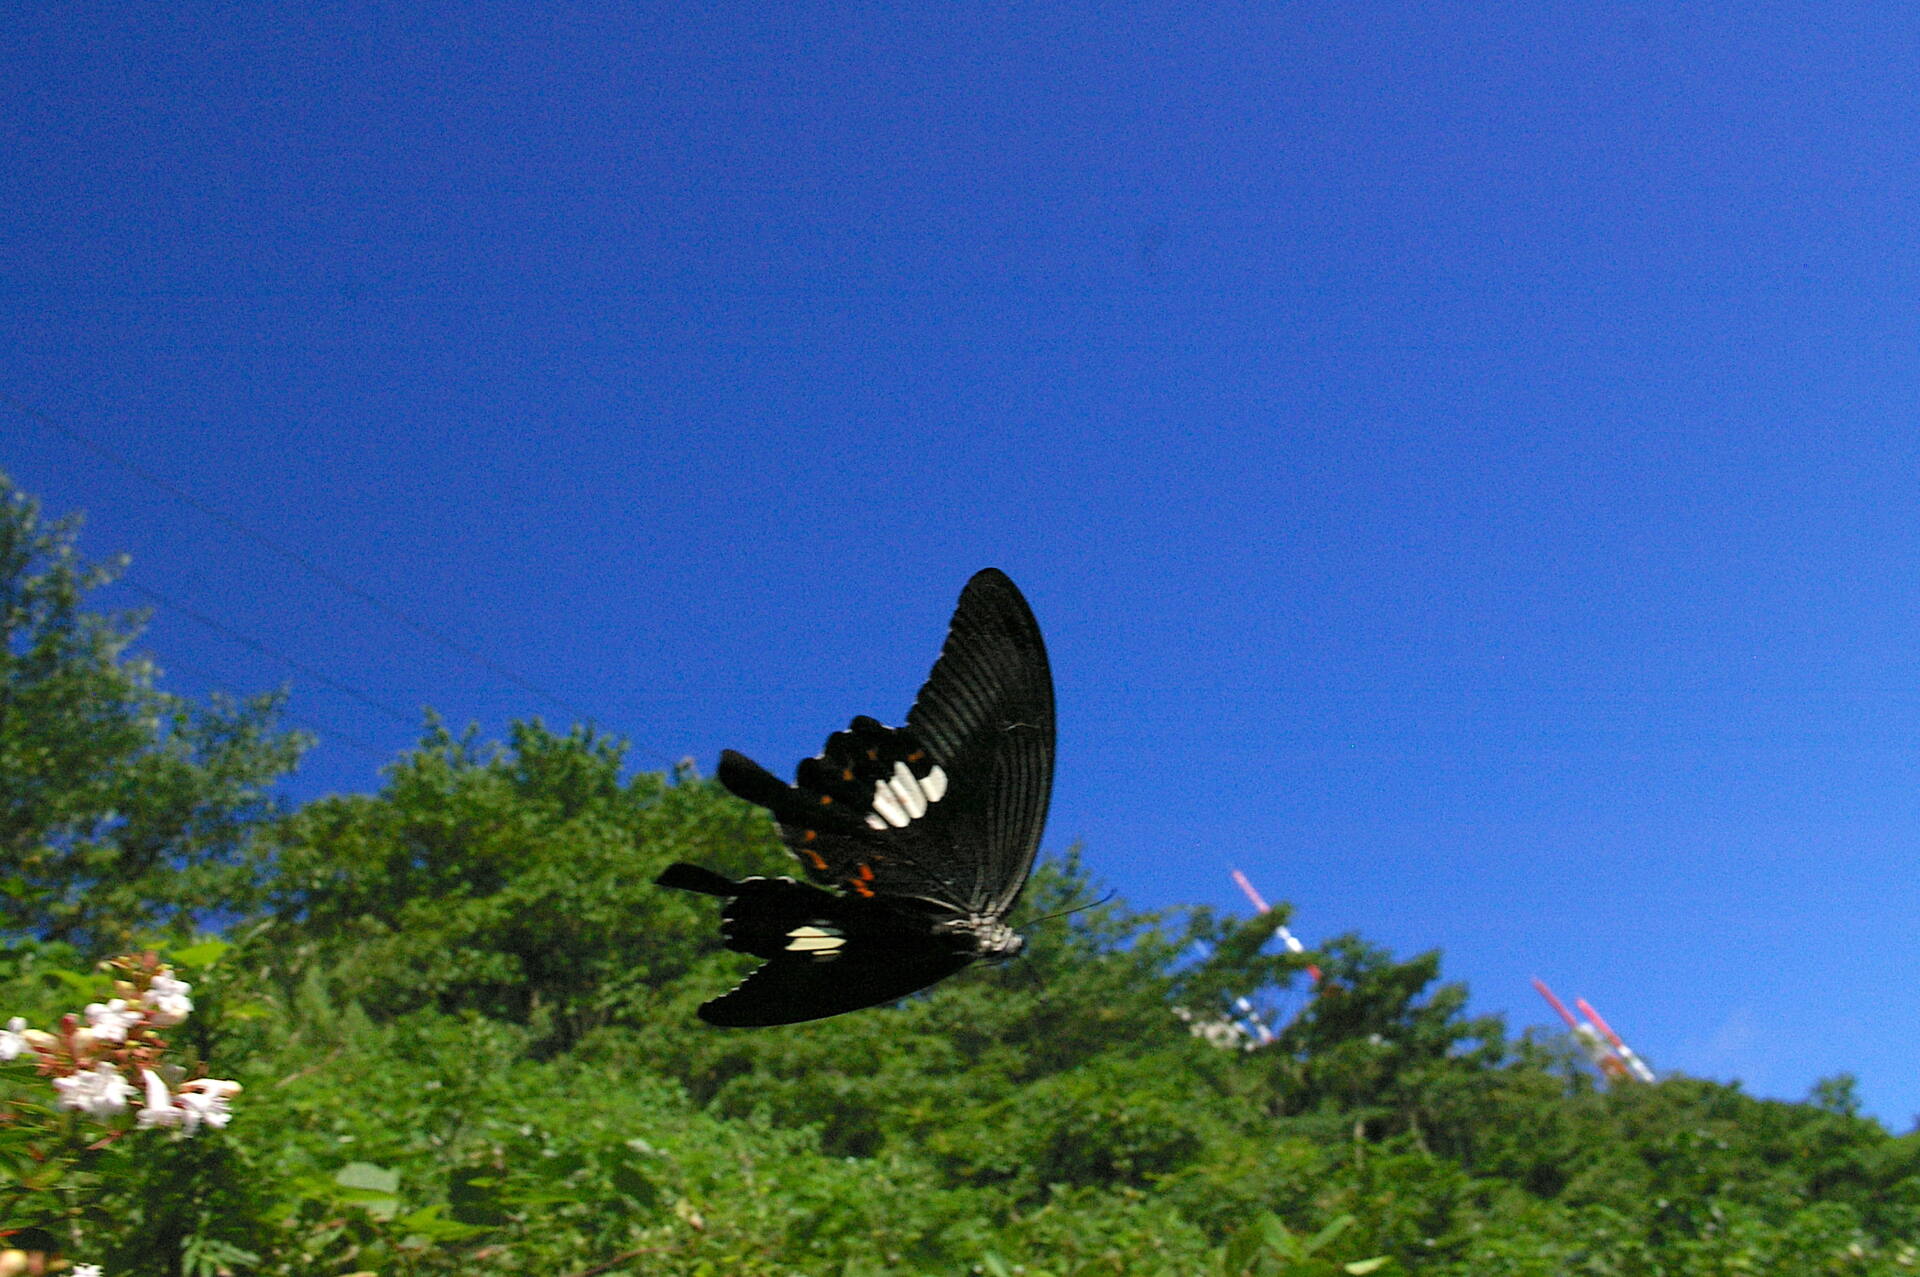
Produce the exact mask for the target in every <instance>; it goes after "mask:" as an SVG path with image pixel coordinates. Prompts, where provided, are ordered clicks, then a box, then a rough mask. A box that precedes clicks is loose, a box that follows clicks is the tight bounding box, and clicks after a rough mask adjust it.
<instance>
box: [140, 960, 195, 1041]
mask: <svg viewBox="0 0 1920 1277" xmlns="http://www.w3.org/2000/svg"><path fill="white" fill-rule="evenodd" d="M192 991H193V986H192V985H190V984H188V983H187V982H186V981H185V980H176V979H174V978H173V977H172V976H170V975H167V974H165V973H162V974H160V975H157V976H155V977H153V983H152V984H151V985H149V986H148V988H147V993H146V999H145V1001H146V1004H147V1018H149V1019H150V1020H152V1021H153V1023H154V1024H155V1026H156V1027H159V1028H163V1029H164V1028H166V1027H167V1026H169V1025H174V1024H178V1023H180V1021H182V1020H184V1019H186V1018H187V1014H188V1013H189V1012H190V1011H192V1010H193V999H192V998H190V997H188V996H187V994H189V993H191V992H192Z"/></svg>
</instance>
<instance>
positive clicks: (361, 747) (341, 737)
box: [163, 660, 393, 763]
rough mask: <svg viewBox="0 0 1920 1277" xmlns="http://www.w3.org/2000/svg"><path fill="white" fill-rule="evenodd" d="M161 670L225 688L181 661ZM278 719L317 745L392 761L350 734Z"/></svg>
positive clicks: (221, 681) (283, 716)
mask: <svg viewBox="0 0 1920 1277" xmlns="http://www.w3.org/2000/svg"><path fill="white" fill-rule="evenodd" d="M163 668H165V669H168V670H177V671H180V672H182V673H187V674H192V675H194V676H195V677H197V678H199V679H200V680H201V681H203V682H204V683H206V685H207V687H208V688H209V689H210V690H214V691H218V690H220V689H222V688H224V687H225V686H226V680H225V679H224V678H221V677H220V676H219V675H217V674H213V673H210V672H209V671H207V670H203V669H201V668H199V667H198V666H195V665H188V664H186V663H184V662H181V661H174V660H169V661H167V663H166V665H165V666H164V667H163ZM280 718H281V721H283V722H285V723H287V724H288V725H289V726H292V727H303V728H305V729H306V730H308V731H309V732H312V733H313V736H314V740H315V742H316V743H318V744H322V745H331V744H340V745H345V746H346V747H347V748H348V749H351V750H353V751H354V752H355V753H357V754H365V755H366V756H367V757H368V758H371V759H372V760H373V761H374V762H376V763H387V762H390V761H392V758H393V755H392V754H389V753H386V752H384V751H382V750H380V749H378V748H376V747H375V746H373V745H369V744H368V743H367V742H366V741H364V740H361V739H360V738H359V737H358V736H355V735H353V734H352V733H350V732H343V731H340V730H339V729H338V728H333V727H322V726H320V725H319V724H318V723H315V722H312V721H311V720H309V719H307V718H305V717H296V716H295V715H292V714H286V713H283V714H281V715H280Z"/></svg>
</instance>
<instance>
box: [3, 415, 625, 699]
mask: <svg viewBox="0 0 1920 1277" xmlns="http://www.w3.org/2000/svg"><path fill="white" fill-rule="evenodd" d="M0 404H4V405H6V406H7V407H9V408H11V409H13V411H15V412H17V413H19V414H20V415H21V416H23V417H25V418H27V419H28V420H29V421H32V422H34V423H35V424H36V425H39V426H41V427H42V428H44V429H46V430H49V431H52V432H53V433H54V434H57V435H59V436H60V437H62V438H64V439H66V440H67V441H68V442H70V443H73V444H75V445H77V446H79V447H81V448H84V449H86V450H87V451H89V452H91V453H93V454H94V455H95V456H98V457H100V458H101V459H102V460H104V461H106V462H108V463H109V464H111V465H113V466H116V467H118V468H119V469H121V470H123V471H125V472H126V473H128V474H131V475H133V476H134V477H136V478H138V479H141V480H143V481H145V482H147V483H150V484H152V485H153V486H154V487H156V488H159V489H160V490H161V491H162V492H165V493H167V494H168V495H169V496H171V497H173V498H174V500H176V501H178V502H180V503H181V504H183V505H185V506H188V507H189V508H191V509H193V510H196V511H198V512H199V513H200V514H202V515H204V516H206V517H207V518H209V519H212V520H213V521H214V522H215V523H218V524H220V525H221V526H222V527H225V528H227V529H228V530H229V531H232V532H236V533H238V534H239V535H241V536H243V537H246V538H247V539H248V540H250V541H252V542H254V543H255V544H257V545H259V546H261V547H263V548H265V549H266V550H269V551H271V552H272V553H273V554H275V555H277V556H279V557H280V558H282V559H284V560H286V561H287V562H289V563H291V564H293V565H294V566H296V567H298V568H300V569H301V570H302V571H304V572H306V573H308V574H310V575H311V576H314V577H316V578H318V579H319V580H321V581H324V582H326V583H327V584H328V585H330V586H332V587H333V588H334V589H336V590H338V591H340V592H341V593H342V594H345V595H347V596H348V597H349V598H352V599H356V600H358V601H359V602H360V603H362V604H364V605H365V606H367V607H369V608H372V609H373V610H374V611H376V612H379V613H380V614H381V615H383V616H385V617H387V618H388V619H389V620H391V621H394V622H395V623H397V624H399V625H402V626H405V627H406V628H407V629H409V630H411V631H413V632H414V633H415V634H417V635H419V636H420V637H421V638H424V639H426V640H428V641H429V642H432V643H436V644H438V645H439V646H441V647H443V648H445V649H446V650H448V651H450V652H453V653H455V654H456V655H458V656H460V657H463V658H464V659H466V660H468V661H471V662H472V663H473V664H475V665H477V666H479V667H480V668H481V669H484V670H486V671H487V672H488V673H490V674H493V675H494V676H495V677H497V678H500V679H503V680H505V681H506V682H508V683H511V684H513V686H515V687H517V688H519V689H520V690H521V691H523V692H527V693H529V694H530V695H533V696H537V697H539V698H540V699H541V700H543V701H545V702H547V703H548V704H550V705H553V706H555V707H556V708H559V709H562V710H564V711H566V712H567V713H568V714H569V715H571V716H573V717H574V718H576V719H578V720H580V721H582V722H587V721H591V720H592V719H593V717H594V716H593V715H592V714H590V713H588V712H587V711H585V710H583V709H580V708H578V707H577V706H575V705H573V704H571V703H569V702H568V701H567V700H565V699H564V698H562V697H560V696H558V695H556V694H554V693H553V692H550V691H548V690H547V689H546V688H544V687H541V686H540V685H539V684H537V683H535V682H533V681H532V680H531V679H528V678H526V677H524V676H522V675H521V674H519V673H517V672H516V671H514V670H512V669H509V668H508V667H506V666H505V665H502V664H500V663H499V662H498V661H495V660H493V659H492V658H491V657H488V656H487V655H485V654H484V653H482V652H479V651H477V650H475V649H474V648H472V647H470V646H469V645H467V644H465V643H462V642H461V641H460V640H458V639H456V638H453V637H452V636H451V635H448V634H446V633H444V632H443V631H441V630H439V629H438V628H436V627H435V626H433V625H430V624H428V623H427V622H426V621H423V620H421V619H419V618H418V617H415V616H413V615H412V614H411V613H409V612H407V611H405V610H403V609H401V608H398V607H396V606H394V605H393V604H391V603H388V602H387V601H386V600H384V599H382V598H380V597H379V596H378V595H375V594H372V593H370V592H369V591H367V590H365V589H363V588H361V587H360V586H358V585H355V584H354V583H353V582H352V581H349V580H347V579H346V578H345V577H343V576H341V575H340V574H339V573H337V572H334V571H332V570H330V569H328V568H325V567H322V566H321V565H320V564H318V563H315V562H314V561H313V560H311V559H309V558H307V557H306V556H305V555H303V554H301V553H300V552H299V551H297V550H293V549H290V548H289V547H287V546H285V545H282V544H281V543H280V542H279V541H277V540H276V539H274V538H273V537H270V536H268V535H267V534H266V533H264V532H261V531H260V530H259V529H257V528H255V527H253V526H252V525H251V524H248V523H245V522H243V521H242V520H240V519H237V518H235V517H234V516H232V515H230V514H228V513H226V512H225V511H224V510H221V509H219V508H217V507H215V506H213V505H211V504H209V503H208V502H206V501H203V500H201V499H200V498H198V497H196V496H194V495H193V494H192V493H191V492H188V491H187V490H186V489H185V488H182V487H180V486H179V485H178V484H176V483H174V482H173V481H172V480H170V479H167V478H165V477H164V476H162V475H159V474H156V473H155V472H153V471H152V470H149V469H147V468H146V467H145V466H143V465H141V464H139V463H138V462H136V461H133V460H130V459H129V458H127V457H124V456H122V455H121V454H119V453H118V452H115V451H114V450H113V449H112V448H109V447H107V446H106V445H105V444H103V443H100V442H99V441H98V440H95V439H93V438H92V437H90V436H89V435H87V434H85V433H84V432H82V431H80V430H78V429H75V428H74V427H73V426H72V425H70V424H68V423H67V422H64V421H61V420H60V419H58V418H56V417H54V416H53V415H51V414H50V413H46V412H43V411H41V410H40V409H38V408H36V407H34V406H33V405H32V404H30V403H27V402H25V401H24V400H22V399H19V398H17V397H16V396H14V395H11V394H8V393H7V392H5V391H0Z"/></svg>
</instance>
